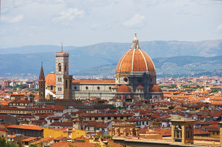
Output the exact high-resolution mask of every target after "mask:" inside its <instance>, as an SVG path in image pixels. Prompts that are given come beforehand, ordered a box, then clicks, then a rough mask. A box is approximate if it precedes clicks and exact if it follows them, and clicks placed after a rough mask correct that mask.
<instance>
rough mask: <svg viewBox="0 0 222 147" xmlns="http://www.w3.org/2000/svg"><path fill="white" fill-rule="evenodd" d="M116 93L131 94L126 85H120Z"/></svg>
mask: <svg viewBox="0 0 222 147" xmlns="http://www.w3.org/2000/svg"><path fill="white" fill-rule="evenodd" d="M116 91H117V92H131V89H130V88H129V86H127V85H121V86H120V87H119V88H118V89H117V90H116Z"/></svg>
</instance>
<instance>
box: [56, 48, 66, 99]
mask: <svg viewBox="0 0 222 147" xmlns="http://www.w3.org/2000/svg"><path fill="white" fill-rule="evenodd" d="M68 76H69V53H67V52H63V50H62V51H61V52H58V53H56V96H57V98H60V99H64V92H65V90H64V87H66V85H64V83H65V80H64V77H68ZM67 87H68V86H67Z"/></svg>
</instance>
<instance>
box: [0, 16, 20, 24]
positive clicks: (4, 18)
mask: <svg viewBox="0 0 222 147" xmlns="http://www.w3.org/2000/svg"><path fill="white" fill-rule="evenodd" d="M23 18H24V16H23V15H17V16H14V17H8V16H2V18H1V21H2V22H6V23H18V22H20V21H22V20H23Z"/></svg>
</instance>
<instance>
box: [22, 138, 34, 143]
mask: <svg viewBox="0 0 222 147" xmlns="http://www.w3.org/2000/svg"><path fill="white" fill-rule="evenodd" d="M36 139H37V137H29V138H26V139H23V140H22V142H26V141H32V140H36Z"/></svg>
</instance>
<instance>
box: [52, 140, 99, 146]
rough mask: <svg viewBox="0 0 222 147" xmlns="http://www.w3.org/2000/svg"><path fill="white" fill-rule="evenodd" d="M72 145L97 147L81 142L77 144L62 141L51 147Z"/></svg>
mask: <svg viewBox="0 0 222 147" xmlns="http://www.w3.org/2000/svg"><path fill="white" fill-rule="evenodd" d="M70 145H72V146H74V147H95V144H94V143H86V142H85V143H81V142H75V143H71V142H68V141H64V142H63V141H61V142H58V143H55V144H53V145H50V147H70Z"/></svg>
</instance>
